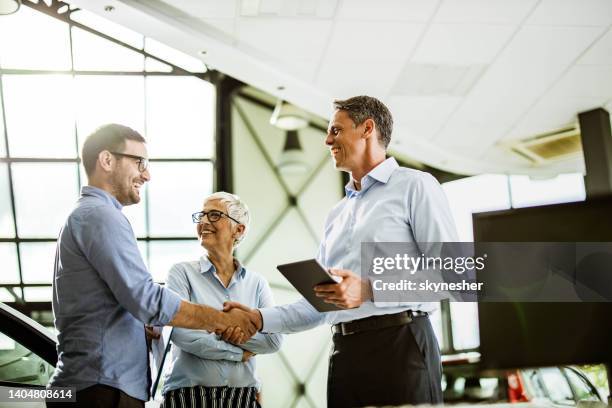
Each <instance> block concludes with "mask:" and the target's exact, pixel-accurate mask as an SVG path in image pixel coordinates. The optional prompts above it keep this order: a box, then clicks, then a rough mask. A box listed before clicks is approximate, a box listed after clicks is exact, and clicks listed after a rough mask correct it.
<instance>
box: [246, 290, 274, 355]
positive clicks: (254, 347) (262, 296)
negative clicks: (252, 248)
mask: <svg viewBox="0 0 612 408" xmlns="http://www.w3.org/2000/svg"><path fill="white" fill-rule="evenodd" d="M257 290H258V296H257V297H258V305H257V307H258V308H264V307H272V306H274V298H273V296H272V290H270V285H269V284H268V282H267V281H266V280H265V279H263V278H261V279H260V280H259V284H258V285H257ZM282 343H283V335H282V334H280V333H274V334H272V333H256V334H255V335H254V336H253V337H251V339H250V340H249V341H247V342H246V343H244V344H243V345H242V348H243V349H245V350H248V351H250V352H252V353H255V354H268V353H275V352H277V351H278V350H279V349H280V348H281V345H282Z"/></svg>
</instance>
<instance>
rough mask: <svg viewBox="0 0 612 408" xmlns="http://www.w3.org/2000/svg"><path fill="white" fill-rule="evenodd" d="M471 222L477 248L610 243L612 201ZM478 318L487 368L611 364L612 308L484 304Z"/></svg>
mask: <svg viewBox="0 0 612 408" xmlns="http://www.w3.org/2000/svg"><path fill="white" fill-rule="evenodd" d="M473 220H474V241H476V242H612V197H604V198H598V199H593V200H589V201H585V202H574V203H566V204H557V205H546V206H539V207H530V208H521V209H513V210H508V211H496V212H488V213H480V214H474V216H473ZM610 273H612V271H610ZM478 313H479V327H480V353H481V364H482V367H483V368H491V369H498V368H502V369H505V368H520V367H537V366H554V365H561V364H589V363H605V364H608V365H609V364H610V363H612V303H605V302H602V303H584V302H583V303H578V302H575V303H527V302H515V303H486V302H483V303H479V305H478Z"/></svg>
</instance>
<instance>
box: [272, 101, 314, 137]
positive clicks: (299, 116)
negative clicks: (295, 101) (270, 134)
mask: <svg viewBox="0 0 612 408" xmlns="http://www.w3.org/2000/svg"><path fill="white" fill-rule="evenodd" d="M270 124H271V125H273V126H276V127H277V128H280V129H283V130H298V129H303V128H305V127H306V126H308V118H307V117H306V113H305V112H304V111H303V110H301V109H300V108H298V107H297V106H294V105H292V104H290V103H288V102H286V101H283V100H282V99H279V100H278V102H276V107H275V108H274V112H272V116H271V117H270Z"/></svg>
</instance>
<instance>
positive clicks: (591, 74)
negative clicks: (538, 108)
mask: <svg viewBox="0 0 612 408" xmlns="http://www.w3.org/2000/svg"><path fill="white" fill-rule="evenodd" d="M551 94H552V95H553V96H554V97H555V98H565V97H587V98H598V99H600V100H601V103H602V104H603V103H604V102H605V101H607V100H608V99H611V98H612V65H607V66H606V65H576V66H574V67H572V68H571V69H570V70H569V71H568V72H567V73H566V74H565V75H564V76H563V78H562V79H561V80H560V81H559V82H558V83H557V84H555V87H554V88H553V89H552V90H551Z"/></svg>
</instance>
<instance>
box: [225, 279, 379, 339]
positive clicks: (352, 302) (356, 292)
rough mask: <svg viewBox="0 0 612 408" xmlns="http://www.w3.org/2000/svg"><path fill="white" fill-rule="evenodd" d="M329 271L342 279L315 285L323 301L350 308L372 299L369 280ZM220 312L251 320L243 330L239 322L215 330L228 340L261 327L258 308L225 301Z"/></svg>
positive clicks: (258, 329)
mask: <svg viewBox="0 0 612 408" xmlns="http://www.w3.org/2000/svg"><path fill="white" fill-rule="evenodd" d="M329 272H330V273H331V274H332V275H335V276H339V277H340V278H342V280H341V281H339V282H338V283H330V284H323V285H317V286H315V287H314V291H315V294H316V296H317V297H320V298H323V301H324V302H325V303H331V304H334V305H336V306H338V307H340V308H342V309H352V308H356V307H359V306H360V305H361V304H362V303H363V302H364V301H366V300H369V299H371V298H372V287H371V286H370V283H369V281H367V280H362V279H361V278H360V277H359V276H357V275H356V274H355V273H353V272H352V271H350V270H347V269H330V270H329ZM223 311H224V312H225V313H227V314H230V315H231V314H232V313H233V314H234V316H235V317H237V318H238V317H241V318H244V317H245V316H246V317H247V318H248V320H249V322H250V324H248V325H246V330H245V329H244V326H243V325H241V324H235V325H233V324H229V325H228V327H227V328H225V329H224V330H216V331H215V333H217V334H218V335H220V336H221V338H222V339H223V340H225V341H227V342H229V343H233V344H242V343H244V342H246V341H247V340H248V339H249V338H251V337H252V336H253V335H254V334H255V333H256V332H258V331H260V330H261V328H262V327H263V318H262V316H261V313H260V312H259V310H257V309H251V308H249V307H247V306H245V305H243V304H241V303H238V302H225V303H224V304H223Z"/></svg>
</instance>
